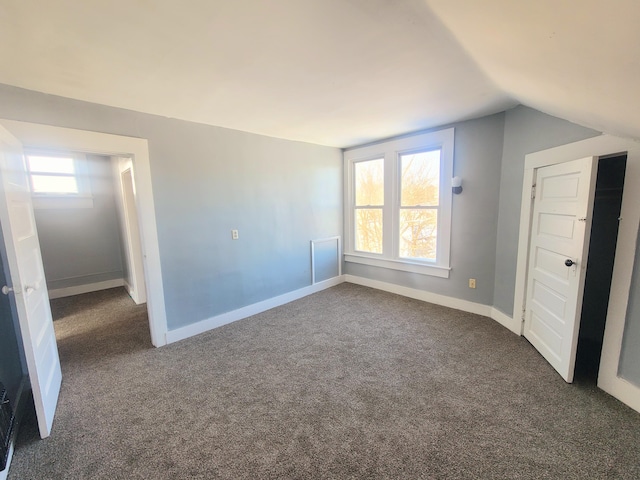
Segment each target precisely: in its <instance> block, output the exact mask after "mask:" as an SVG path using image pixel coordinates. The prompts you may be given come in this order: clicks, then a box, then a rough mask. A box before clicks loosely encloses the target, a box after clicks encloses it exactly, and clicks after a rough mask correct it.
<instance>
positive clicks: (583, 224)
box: [524, 157, 598, 382]
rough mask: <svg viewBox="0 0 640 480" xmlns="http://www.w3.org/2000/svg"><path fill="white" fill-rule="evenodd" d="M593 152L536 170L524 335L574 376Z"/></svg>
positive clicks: (559, 368)
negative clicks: (581, 157)
mask: <svg viewBox="0 0 640 480" xmlns="http://www.w3.org/2000/svg"><path fill="white" fill-rule="evenodd" d="M597 166H598V159H597V157H587V158H583V159H580V160H575V161H572V162H566V163H562V164H558V165H552V166H548V167H543V168H539V169H537V172H536V188H535V200H534V208H533V218H532V227H531V244H530V249H529V255H530V257H529V272H528V280H527V295H526V302H525V305H526V309H525V325H524V336H525V337H526V338H527V339H528V340H529V341H530V342H531V344H532V345H533V346H534V347H535V348H536V349H537V350H538V351H539V352H540V353H541V354H542V355H543V356H544V357H545V359H546V360H547V361H548V362H549V363H550V364H551V365H552V366H553V367H554V368H555V369H556V370H557V371H558V373H560V375H561V376H562V378H564V379H565V381H567V382H572V381H573V373H574V367H575V358H576V347H577V343H578V331H579V327H580V314H581V312H582V297H583V292H584V281H585V277H586V265H587V256H588V253H589V238H590V231H591V219H592V212H593V199H594V195H595V181H596V176H597Z"/></svg>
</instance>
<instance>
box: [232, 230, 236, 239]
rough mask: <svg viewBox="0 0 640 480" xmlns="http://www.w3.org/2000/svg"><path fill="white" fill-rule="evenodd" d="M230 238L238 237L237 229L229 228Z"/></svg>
mask: <svg viewBox="0 0 640 480" xmlns="http://www.w3.org/2000/svg"><path fill="white" fill-rule="evenodd" d="M231 239H232V240H237V239H238V230H231Z"/></svg>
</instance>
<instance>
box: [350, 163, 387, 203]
mask: <svg viewBox="0 0 640 480" xmlns="http://www.w3.org/2000/svg"><path fill="white" fill-rule="evenodd" d="M355 179H356V206H367V205H384V159H382V158H381V159H379V160H368V161H366V162H358V163H356V164H355Z"/></svg>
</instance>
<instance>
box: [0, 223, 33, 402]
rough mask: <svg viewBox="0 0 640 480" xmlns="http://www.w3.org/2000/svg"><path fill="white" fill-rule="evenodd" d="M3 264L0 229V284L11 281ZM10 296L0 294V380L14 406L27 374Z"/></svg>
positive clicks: (0, 232) (4, 262) (20, 338)
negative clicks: (22, 381)
mask: <svg viewBox="0 0 640 480" xmlns="http://www.w3.org/2000/svg"><path fill="white" fill-rule="evenodd" d="M5 265H6V254H5V251H4V239H3V237H2V230H0V286H2V285H7V284H10V283H11V282H7V276H8V272H5V268H4V266H5ZM10 298H11V297H10V296H8V295H2V294H0V381H2V383H3V384H4V386H5V388H6V389H7V392H8V393H9V400H10V401H11V404H12V406H13V407H14V408H15V406H16V401H17V399H16V394H17V391H18V388H19V386H20V382H21V380H22V378H23V377H24V376H26V375H27V366H26V359H25V357H24V349H23V346H22V337H21V336H20V327H19V325H18V320H17V314H16V313H15V309H14V307H15V305H13V306H12V305H11V300H10Z"/></svg>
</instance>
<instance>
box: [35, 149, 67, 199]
mask: <svg viewBox="0 0 640 480" xmlns="http://www.w3.org/2000/svg"><path fill="white" fill-rule="evenodd" d="M74 163H75V162H74V160H73V157H44V156H40V155H27V169H28V170H29V177H30V179H31V192H33V193H35V194H49V195H77V194H78V180H77V179H76V167H75V165H74Z"/></svg>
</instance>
